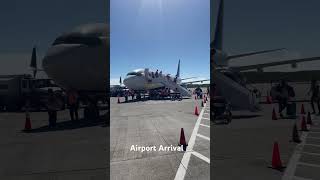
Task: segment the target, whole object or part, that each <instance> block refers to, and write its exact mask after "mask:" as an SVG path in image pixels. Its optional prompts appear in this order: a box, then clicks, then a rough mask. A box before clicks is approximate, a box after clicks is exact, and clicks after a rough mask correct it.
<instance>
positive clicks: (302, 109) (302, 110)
mask: <svg viewBox="0 0 320 180" xmlns="http://www.w3.org/2000/svg"><path fill="white" fill-rule="evenodd" d="M301 114H306V112H305V111H304V105H303V104H302V105H301Z"/></svg>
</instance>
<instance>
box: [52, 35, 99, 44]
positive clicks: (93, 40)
mask: <svg viewBox="0 0 320 180" xmlns="http://www.w3.org/2000/svg"><path fill="white" fill-rule="evenodd" d="M58 44H84V45H87V46H97V45H100V44H101V41H100V39H99V38H98V37H93V36H76V35H69V36H61V37H58V38H57V39H56V40H55V41H54V42H53V44H52V45H58Z"/></svg>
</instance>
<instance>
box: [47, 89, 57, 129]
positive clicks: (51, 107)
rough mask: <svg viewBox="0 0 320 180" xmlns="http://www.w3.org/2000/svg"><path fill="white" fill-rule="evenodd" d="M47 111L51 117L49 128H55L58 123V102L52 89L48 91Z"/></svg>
mask: <svg viewBox="0 0 320 180" xmlns="http://www.w3.org/2000/svg"><path fill="white" fill-rule="evenodd" d="M48 95H49V97H48V102H47V109H48V115H49V128H52V127H55V126H56V122H57V107H58V100H57V97H56V96H55V94H54V93H53V90H52V89H48Z"/></svg>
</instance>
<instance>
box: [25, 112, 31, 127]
mask: <svg viewBox="0 0 320 180" xmlns="http://www.w3.org/2000/svg"><path fill="white" fill-rule="evenodd" d="M24 130H25V131H29V130H31V121H30V114H29V112H28V111H26V121H25V123H24Z"/></svg>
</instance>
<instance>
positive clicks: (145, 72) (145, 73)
mask: <svg viewBox="0 0 320 180" xmlns="http://www.w3.org/2000/svg"><path fill="white" fill-rule="evenodd" d="M144 76H145V77H146V79H147V81H148V82H150V81H151V77H150V74H149V68H146V69H144Z"/></svg>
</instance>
